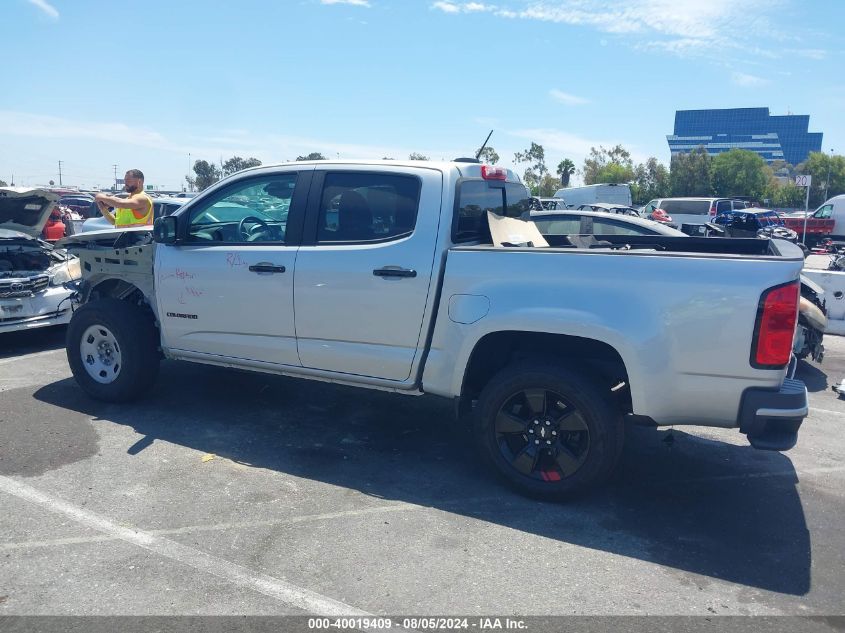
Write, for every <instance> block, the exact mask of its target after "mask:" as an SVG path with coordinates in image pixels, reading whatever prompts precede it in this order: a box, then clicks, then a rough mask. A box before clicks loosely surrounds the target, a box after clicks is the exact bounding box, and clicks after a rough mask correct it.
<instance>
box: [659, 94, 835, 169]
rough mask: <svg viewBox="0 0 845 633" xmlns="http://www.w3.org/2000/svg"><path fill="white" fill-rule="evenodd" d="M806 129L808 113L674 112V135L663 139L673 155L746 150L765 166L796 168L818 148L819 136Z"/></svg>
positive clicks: (743, 110) (756, 110) (761, 110)
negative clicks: (777, 162)
mask: <svg viewBox="0 0 845 633" xmlns="http://www.w3.org/2000/svg"><path fill="white" fill-rule="evenodd" d="M809 127H810V115H808V114H787V115H783V116H772V115H770V114H769V109H768V108H731V109H724V110H678V111H677V112H675V133H674V134H670V135H668V136H667V137H666V140H667V141H669V150H670V151H671V152H672V155H673V156H674V155H675V154H681V153H685V152H689V151H691V150H693V149H695V148H696V147H698V146H699V145H703V146H704V147H705V148H706V149H707V151H708V153H710V154H720V153H722V152H727V151H728V150H731V149H734V148H739V149H747V150H751V151H752V152H756V153H757V154H759V155H760V156H762V157H763V159H764V160H765V161H766V162H768V163H771V162H772V161H774V160H785V161H786V162H787V163H790V164H791V165H797V164H798V163H800V162H802V161H804V160H806V158H807V156H808V155H809V153H810V152H820V151H821V149H822V133H821V132H809V131H808V129H809Z"/></svg>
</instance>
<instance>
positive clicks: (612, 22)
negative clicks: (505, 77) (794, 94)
mask: <svg viewBox="0 0 845 633" xmlns="http://www.w3.org/2000/svg"><path fill="white" fill-rule="evenodd" d="M785 1H786V0H743V1H742V2H737V1H736V0H707V1H702V0H506V2H504V3H502V4H482V3H480V2H467V1H459V0H449V1H438V2H434V3H433V4H432V5H431V8H433V9H439V10H441V11H443V12H444V13H448V14H467V13H478V12H486V13H490V14H493V15H496V16H498V17H501V18H506V19H523V20H535V21H540V22H552V23H556V24H566V25H570V26H580V27H588V28H593V29H596V30H598V31H600V32H604V33H618V34H623V35H628V36H630V37H631V43H632V45H633V46H635V47H636V48H640V49H658V50H663V51H666V52H669V53H672V54H675V55H678V56H691V55H696V56H701V57H705V56H706V57H712V56H714V55H715V56H720V57H723V58H724V57H726V56H727V55H728V54H729V53H736V54H740V53H741V54H746V55H747V54H754V55H759V56H763V57H775V56H777V54H776V53H773V52H772V51H768V50H765V49H761V48H759V47H755V46H753V45H749V43H748V42H749V41H754V39H755V37H756V39H758V41H759V40H760V37H762V36H765V40H769V41H771V40H789V39H800V38H797V36H795V35H794V34H791V33H789V34H788V33H783V32H780V31H778V30H777V29H776V28H775V27H774V26H773V24H772V20H771V19H770V18H769V16H770V15H771V16H775V15H777V11H778V10H779V8H780V5H781V4H782V3H783V2H785ZM737 25H741V26H742V33H743V39H744V40H745V41H737V38H736V32H737V31H736V29H737ZM634 38H635V39H634ZM749 38H750V39H749ZM813 54H818V51H815V50H813V49H809V50H808V51H807V53H806V55H807V56H812V55H813Z"/></svg>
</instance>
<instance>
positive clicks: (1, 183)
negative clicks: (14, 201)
mask: <svg viewBox="0 0 845 633" xmlns="http://www.w3.org/2000/svg"><path fill="white" fill-rule="evenodd" d="M8 186H9V185H8V184H7V183H6V181H5V180H0V187H8Z"/></svg>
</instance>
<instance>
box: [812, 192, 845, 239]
mask: <svg viewBox="0 0 845 633" xmlns="http://www.w3.org/2000/svg"><path fill="white" fill-rule="evenodd" d="M813 217H814V218H818V219H820V220H827V219H831V220H833V235H836V236H839V237H842V236H845V194H842V195H839V196H833V197H832V198H831V199H830V200H828V201H827V202H825V203H824V204H823V205H822V206H820V207H819V208H818V209H816V212H815V213H813Z"/></svg>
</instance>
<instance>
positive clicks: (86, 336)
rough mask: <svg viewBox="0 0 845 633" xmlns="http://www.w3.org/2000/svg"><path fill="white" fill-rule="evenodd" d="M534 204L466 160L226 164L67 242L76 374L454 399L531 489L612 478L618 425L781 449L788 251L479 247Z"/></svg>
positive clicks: (555, 490) (764, 243)
mask: <svg viewBox="0 0 845 633" xmlns="http://www.w3.org/2000/svg"><path fill="white" fill-rule="evenodd" d="M528 205H529V203H528V198H527V194H526V189H525V187H524V186H523V185H522V184H521V183H520V182H519V180H518V178H517V177H516V176H514V174H513V173H512V172H510V171H509V170H506V169H502V168H498V167H490V166H487V165H480V164H476V163H473V162H469V161H466V162H459V161H456V162H442V163H436V162H419V161H412V162H398V161H351V162H342V161H318V162H298V163H291V164H283V165H276V166H271V167H260V168H255V169H249V170H246V171H243V172H239V173H238V174H235V175H234V176H230V177H229V178H226V179H225V180H223V181H221V182H219V183H217V184H216V185H215V186H213V187H211V188H210V189H208V190H206V191H205V192H203V193H202V194H201V195H200V196H198V197H196V198H194V199H193V200H191V201H189V202H188V203H187V204H186V205H185V206H184V207H182V208H181V209H180V210H178V211H177V212H176V213H174V214H173V215H172V216H168V217H163V218H160V219H159V220H157V221H156V224H155V229H154V231H152V232H151V231H150V229H149V228H147V229H144V228H135V229H130V230H126V231H122V232H117V233H116V232H114V231H104V232H92V233H85V234H82V235H78V236H74V237H73V238H69V239H68V240H67V242H68V246H69V247H70V248H72V249H73V250H74V252H76V253H77V254H78V255H79V256H80V259H81V261H82V268H83V282H82V284H81V286H80V287H79V291H78V305H77V307H76V311H75V313H74V315H73V318H72V320H71V323H70V326H69V330H68V337H67V355H68V360H69V363H70V366H71V369H72V370H73V374H74V376H75V377H76V380H77V381H78V383H79V385H80V386H81V387H82V388H83V389H84V390H85V391H86V392H88V393H89V394H90V395H91V396H92V397H94V398H98V399H102V400H109V401H124V400H129V399H131V398H136V397H138V396H140V395H142V394H145V393H146V392H148V391H149V389H150V387H151V385H152V384H153V381H154V380H155V377H156V373H157V368H158V364H159V359H160V358H161V357H165V358H170V359H179V360H187V361H193V362H198V363H207V364H213V365H223V366H227V367H237V368H241V369H249V370H254V371H260V372H271V373H276V374H285V375H290V376H296V377H300V378H312V379H316V380H324V381H329V382H337V383H343V384H346V385H355V386H359V387H367V388H372V389H383V390H390V391H394V392H397V393H403V394H408V395H418V394H422V393H429V394H436V395H438V396H443V397H446V398H452V399H454V401H455V404H456V410H457V412H458V414H459V415H460V417H461V418H466V419H469V420H471V423H472V425H473V429H474V435H475V437H476V439H477V443H478V446H479V447H480V449H481V453H482V455H483V456H484V457H485V459H486V460H487V461H488V462H489V463H490V464H491V465H492V466H493V467H494V469H495V470H496V471H498V473H500V474H501V475H502V476H504V478H505V479H506V480H507V481H508V482H510V483H511V484H513V485H514V486H516V487H517V488H518V489H520V490H521V491H523V492H525V493H529V494H535V495H544V496H558V497H559V496H565V495H568V494H571V493H574V492H576V491H580V490H583V489H585V488H587V487H590V486H592V485H594V484H596V483H598V482H600V481H602V480H603V479H604V478H606V477H607V476H608V475H609V474H610V472H611V471H612V469H613V467H614V465H615V464H616V462H617V458H618V457H619V454H620V451H621V449H622V443H623V438H624V433H625V426H626V424H630V423H636V424H648V425H656V426H664V425H683V424H689V425H705V426H715V427H727V428H738V429H739V431H740V432H742V433H745V434H746V435H747V436H748V439H749V441H750V442H751V444H752V445H754V446H756V447H758V448H762V449H770V450H786V449H789V448H790V447H792V446H793V445H794V444H795V441H796V438H797V431H798V428H799V426H800V424H801V422H802V420H803V418H804V417H805V416H806V415H807V411H808V409H807V393H806V389H805V387H804V385H803V383H801V382H800V381H798V380H794V379H792V378H791V377H790V376H791V373H790V369H791V368H794V364H793V363H791V360H792V359H791V349H792V342H793V336H794V332H795V321H796V312H797V306H798V277H799V272H800V270H801V267H802V264H803V257H802V253H801V251H800V250H799V249H798V247H796V246H794V245H793V244H789V243H787V242H783V241H779V240H761V239H750V240H741V239H721V240H714V239H703V238H687V237H667V236H640V237H637V236H630V235H615V236H607V238H606V240H607V242H604V243H602V244H600V245H599V247H598V248H589V247H588V246H591V245H589V244H587V245H585V244H583V243H580V242H579V240H577V239H572V238H569V237H567V236H566V235H548V236H546V239H547V241H548V242H549V244H550V246H548V247H535V246H533V244H531V243H517V244H513V245H510V246H507V245H506V246H504V247H502V246H499V247H496V246H494V245H493V243H492V241H491V237H490V224H489V222H488V216H487V214H488V212H490V213H492V214H495V215H498V216H510V217H520V216H522V215H523V214H524V213H525V211H527V210H528ZM608 242H609V244H608ZM592 246H596V245H595V244H593V245H592ZM398 414H399V415H401V410H399V412H398Z"/></svg>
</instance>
